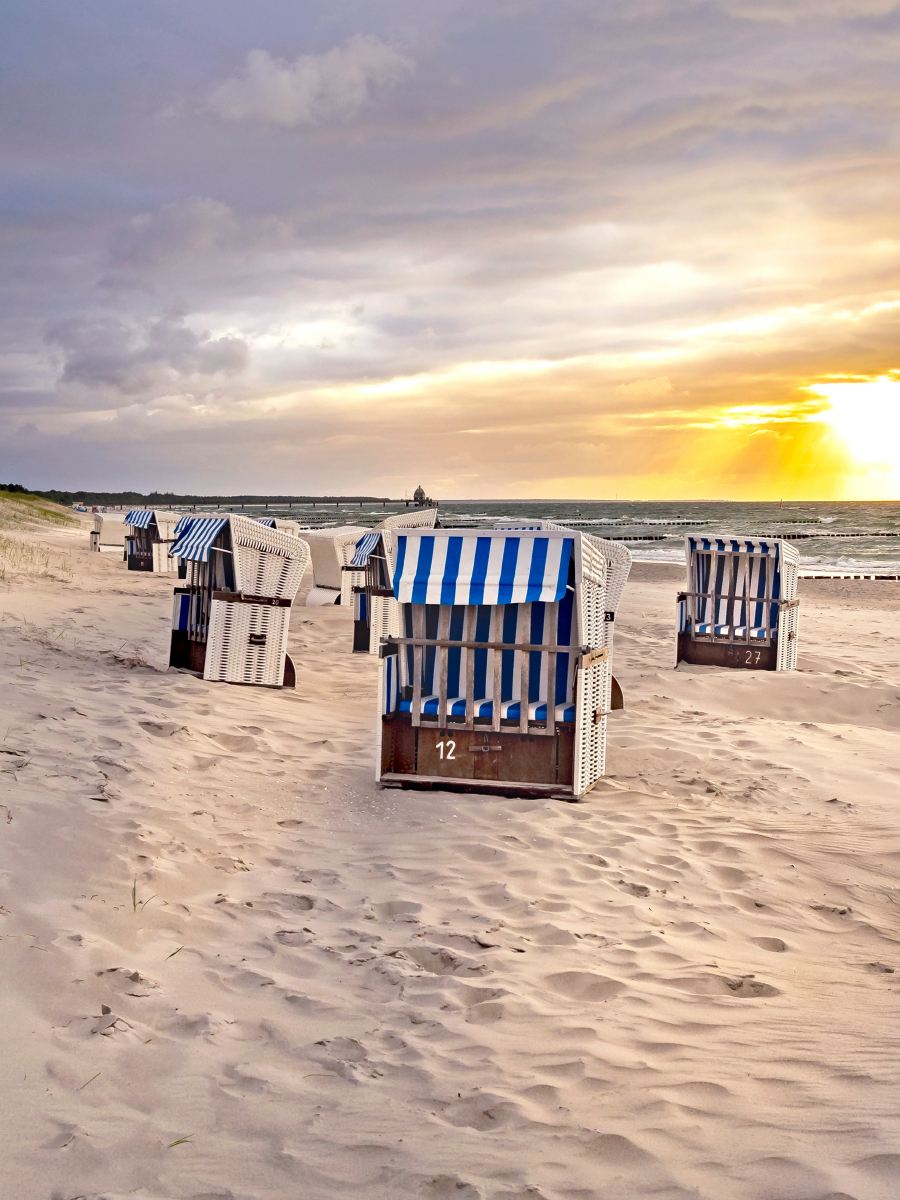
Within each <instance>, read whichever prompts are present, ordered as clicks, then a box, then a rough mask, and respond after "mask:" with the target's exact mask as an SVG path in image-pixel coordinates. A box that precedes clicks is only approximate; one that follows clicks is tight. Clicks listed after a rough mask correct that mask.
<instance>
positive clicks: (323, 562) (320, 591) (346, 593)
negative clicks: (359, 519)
mask: <svg viewBox="0 0 900 1200" xmlns="http://www.w3.org/2000/svg"><path fill="white" fill-rule="evenodd" d="M366 532H367V530H366V529H365V528H364V527H363V526H362V525H340V526H333V527H332V528H329V529H310V530H303V531H302V532H301V534H300V537H301V538H302V539H303V541H305V542H306V543H307V544H308V546H309V551H310V561H311V562H312V569H313V586H312V588H311V589H310V592H309V595H308V596H307V597H306V603H307V604H309V605H318V604H343V605H345V606H350V605H352V604H353V587H354V584H362V582H363V575H362V572H361V571H357V572H350V571H344V569H343V568H344V567H347V566H349V565H350V560H351V559H352V558H353V555H354V552H355V550H356V543H357V542H358V541H359V539H360V537H361V536H362V535H363V534H364V533H366Z"/></svg>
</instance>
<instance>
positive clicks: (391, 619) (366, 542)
mask: <svg viewBox="0 0 900 1200" xmlns="http://www.w3.org/2000/svg"><path fill="white" fill-rule="evenodd" d="M437 514H438V510H437V509H436V508H428V509H421V510H419V511H414V512H405V513H395V514H394V515H393V516H390V517H385V519H384V520H383V521H379V523H378V524H377V525H376V526H375V528H374V529H370V530H369V531H368V533H364V534H363V535H362V537H361V538H360V539H359V541H358V542H357V543H356V546H355V551H354V555H353V558H352V559H351V560H350V564H349V566H346V567H344V571H345V572H347V571H352V572H354V578H358V576H357V575H356V574H355V573H356V572H362V582H361V583H354V584H353V588H352V591H353V649H354V651H355V652H357V653H361V654H378V652H379V649H380V646H381V641H382V639H383V638H386V637H388V635H390V634H393V635H394V636H397V635H399V633H400V605H399V604H398V603H397V601H396V600H395V599H394V591H393V588H394V574H393V568H392V565H391V564H392V558H391V552H392V550H393V544H394V542H393V539H394V530H396V529H400V528H402V529H433V528H434V524H435V521H436V520H437Z"/></svg>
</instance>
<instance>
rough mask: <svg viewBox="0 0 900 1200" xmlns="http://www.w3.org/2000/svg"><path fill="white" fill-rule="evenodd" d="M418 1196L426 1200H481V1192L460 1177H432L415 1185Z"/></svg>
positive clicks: (420, 1180) (415, 1193)
mask: <svg viewBox="0 0 900 1200" xmlns="http://www.w3.org/2000/svg"><path fill="white" fill-rule="evenodd" d="M413 1194H414V1195H416V1196H423V1197H425V1198H426V1200H481V1192H479V1190H478V1188H477V1187H474V1186H473V1185H472V1184H471V1183H466V1182H465V1180H463V1179H460V1177H459V1176H458V1175H432V1176H430V1177H429V1178H427V1179H419V1180H418V1181H417V1182H416V1184H415V1192H414V1193H413Z"/></svg>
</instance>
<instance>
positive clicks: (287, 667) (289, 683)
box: [281, 654, 297, 688]
mask: <svg viewBox="0 0 900 1200" xmlns="http://www.w3.org/2000/svg"><path fill="white" fill-rule="evenodd" d="M281 686H282V687H286V688H295V687H296V686H297V672H296V671H295V669H294V660H293V659H292V658H291V656H290V655H289V654H286V655H285V656H284V675H283V677H282V681H281Z"/></svg>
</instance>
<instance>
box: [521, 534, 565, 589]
mask: <svg viewBox="0 0 900 1200" xmlns="http://www.w3.org/2000/svg"><path fill="white" fill-rule="evenodd" d="M548 546H549V542H548V541H547V539H546V538H540V539H538V538H535V539H534V549H533V550H532V553H531V570H530V571H529V572H528V591H527V592H526V593H525V599H526V600H539V599H540V597H541V592H542V591H543V587H544V571H545V569H546V566H547V547H548ZM568 557H569V555H567V554H566V550H565V546H564V547H563V558H568Z"/></svg>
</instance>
